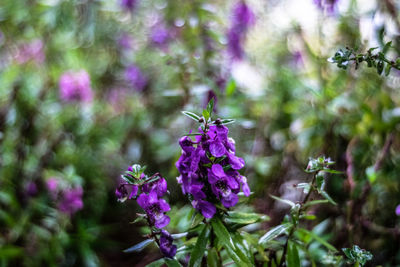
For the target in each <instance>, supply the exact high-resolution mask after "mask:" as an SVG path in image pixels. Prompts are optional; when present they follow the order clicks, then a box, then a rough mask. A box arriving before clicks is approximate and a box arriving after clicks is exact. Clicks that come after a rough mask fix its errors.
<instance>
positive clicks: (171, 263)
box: [164, 258, 182, 267]
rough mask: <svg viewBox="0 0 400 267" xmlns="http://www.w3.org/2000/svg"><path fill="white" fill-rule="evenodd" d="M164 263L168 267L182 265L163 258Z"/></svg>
mask: <svg viewBox="0 0 400 267" xmlns="http://www.w3.org/2000/svg"><path fill="white" fill-rule="evenodd" d="M164 261H165V263H166V264H167V266H168V267H182V265H181V264H180V263H179V261H177V260H175V259H169V258H165V259H164Z"/></svg>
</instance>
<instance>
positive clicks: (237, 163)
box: [228, 153, 244, 170]
mask: <svg viewBox="0 0 400 267" xmlns="http://www.w3.org/2000/svg"><path fill="white" fill-rule="evenodd" d="M228 158H229V163H230V164H231V166H232V169H234V170H240V169H241V168H243V167H244V160H243V159H242V158H239V157H236V156H235V155H234V154H232V153H228Z"/></svg>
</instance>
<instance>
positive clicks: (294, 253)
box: [287, 242, 301, 267]
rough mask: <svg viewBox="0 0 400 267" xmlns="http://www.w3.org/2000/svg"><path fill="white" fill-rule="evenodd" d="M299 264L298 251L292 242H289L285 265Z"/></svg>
mask: <svg viewBox="0 0 400 267" xmlns="http://www.w3.org/2000/svg"><path fill="white" fill-rule="evenodd" d="M298 266H301V265H300V257H299V251H298V250H297V247H296V245H295V244H294V243H293V242H289V244H288V251H287V267H298Z"/></svg>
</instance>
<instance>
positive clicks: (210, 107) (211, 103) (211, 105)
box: [207, 97, 214, 117]
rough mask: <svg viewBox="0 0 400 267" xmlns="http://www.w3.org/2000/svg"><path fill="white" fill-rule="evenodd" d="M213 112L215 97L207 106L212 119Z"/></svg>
mask: <svg viewBox="0 0 400 267" xmlns="http://www.w3.org/2000/svg"><path fill="white" fill-rule="evenodd" d="M213 110H214V97H213V98H211V100H210V101H209V102H208V104H207V112H208V114H209V116H210V117H211V114H212V113H213Z"/></svg>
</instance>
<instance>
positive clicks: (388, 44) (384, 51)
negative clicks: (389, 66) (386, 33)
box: [382, 41, 392, 54]
mask: <svg viewBox="0 0 400 267" xmlns="http://www.w3.org/2000/svg"><path fill="white" fill-rule="evenodd" d="M391 46H392V41H389V42H387V43H386V44H385V46H384V47H383V49H382V53H383V54H386V53H387V51H389V49H390V47H391Z"/></svg>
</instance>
